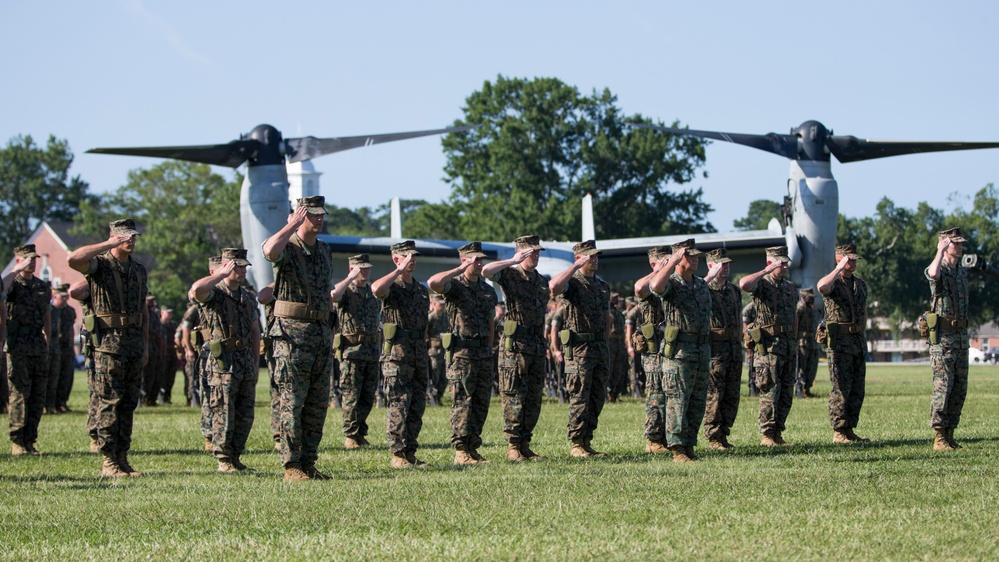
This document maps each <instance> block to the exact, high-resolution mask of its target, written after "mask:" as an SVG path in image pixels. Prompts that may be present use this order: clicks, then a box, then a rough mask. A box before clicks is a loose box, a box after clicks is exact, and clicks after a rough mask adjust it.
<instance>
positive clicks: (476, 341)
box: [451, 334, 489, 349]
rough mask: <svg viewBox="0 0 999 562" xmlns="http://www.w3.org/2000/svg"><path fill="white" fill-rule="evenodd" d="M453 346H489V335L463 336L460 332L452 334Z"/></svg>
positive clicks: (470, 347)
mask: <svg viewBox="0 0 999 562" xmlns="http://www.w3.org/2000/svg"><path fill="white" fill-rule="evenodd" d="M451 347H460V348H465V349H479V348H483V347H489V337H488V336H486V337H468V338H465V337H462V336H459V335H458V334H451Z"/></svg>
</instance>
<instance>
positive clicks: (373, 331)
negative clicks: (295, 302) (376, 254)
mask: <svg viewBox="0 0 999 562" xmlns="http://www.w3.org/2000/svg"><path fill="white" fill-rule="evenodd" d="M348 266H349V273H348V275H347V277H346V279H344V280H343V281H341V282H340V283H337V285H336V287H334V288H333V294H332V295H331V298H332V299H333V302H335V303H336V309H337V314H338V315H339V318H340V333H339V336H338V337H336V338H334V343H333V345H334V347H337V353H338V355H339V363H340V389H341V390H342V391H343V399H342V404H343V434H344V443H343V446H344V447H345V448H347V449H357V448H358V447H361V446H363V445H368V444H369V443H368V440H367V439H366V438H365V437H366V436H367V435H368V414H370V413H371V408H372V407H373V406H374V405H375V392H376V390H377V388H378V355H379V349H378V339H379V338H378V325H379V323H380V321H381V309H382V303H381V302H380V301H379V300H378V299H377V298H376V297H375V295H374V294H372V292H371V287H370V286H369V285H368V277H369V276H370V275H371V260H370V259H369V257H368V254H359V255H356V256H352V257H350V258H349V259H348Z"/></svg>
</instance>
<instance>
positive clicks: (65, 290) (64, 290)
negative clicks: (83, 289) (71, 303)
mask: <svg viewBox="0 0 999 562" xmlns="http://www.w3.org/2000/svg"><path fill="white" fill-rule="evenodd" d="M52 294H54V295H69V285H68V284H67V283H63V284H61V285H56V286H55V287H52Z"/></svg>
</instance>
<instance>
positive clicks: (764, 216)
mask: <svg viewBox="0 0 999 562" xmlns="http://www.w3.org/2000/svg"><path fill="white" fill-rule="evenodd" d="M783 218H784V217H783V212H782V211H781V204H780V203H778V202H776V201H771V200H769V199H757V200H755V201H752V202H750V203H749V211H748V212H747V213H746V216H745V217H743V218H741V219H736V220H735V221H733V222H732V226H734V227H735V229H736V230H766V229H767V226H768V225H769V224H770V219H777V220H778V221H780V223H781V224H782V225H783V224H784V220H783Z"/></svg>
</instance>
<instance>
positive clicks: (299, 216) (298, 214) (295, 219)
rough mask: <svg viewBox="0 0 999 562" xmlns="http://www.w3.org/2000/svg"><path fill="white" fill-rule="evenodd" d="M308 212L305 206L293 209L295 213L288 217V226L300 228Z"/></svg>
mask: <svg viewBox="0 0 999 562" xmlns="http://www.w3.org/2000/svg"><path fill="white" fill-rule="evenodd" d="M308 214H309V211H308V209H307V208H306V207H305V205H302V206H300V207H299V208H297V209H295V212H294V213H292V214H290V215H288V224H291V225H294V226H296V227H298V226H301V225H302V223H304V222H305V218H306V216H308Z"/></svg>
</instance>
